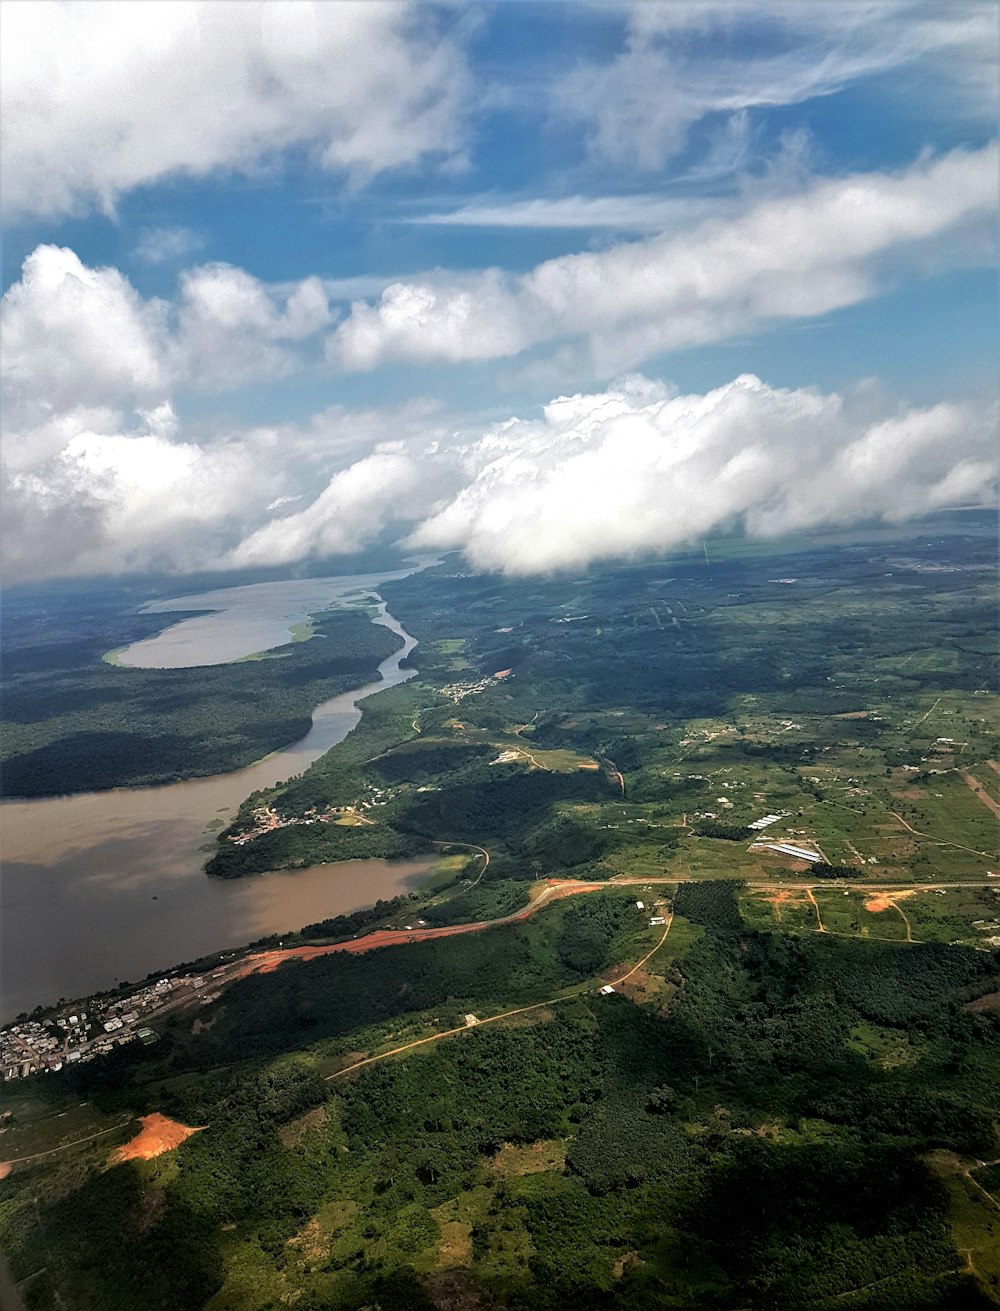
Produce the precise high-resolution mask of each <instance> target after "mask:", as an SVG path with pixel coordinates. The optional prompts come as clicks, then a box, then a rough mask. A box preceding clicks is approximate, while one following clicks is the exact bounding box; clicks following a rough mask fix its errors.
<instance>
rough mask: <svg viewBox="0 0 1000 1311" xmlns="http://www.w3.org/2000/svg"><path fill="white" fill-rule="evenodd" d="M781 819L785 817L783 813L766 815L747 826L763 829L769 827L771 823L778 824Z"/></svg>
mask: <svg viewBox="0 0 1000 1311" xmlns="http://www.w3.org/2000/svg"><path fill="white" fill-rule="evenodd" d="M779 819H784V816H783V815H764V816H763V817H762V818H761V819H755V820H754V822H753V823H752V824H748V825H747V828H751V829H762V828H767V827H768V825H769V824H777V822H778V820H779Z"/></svg>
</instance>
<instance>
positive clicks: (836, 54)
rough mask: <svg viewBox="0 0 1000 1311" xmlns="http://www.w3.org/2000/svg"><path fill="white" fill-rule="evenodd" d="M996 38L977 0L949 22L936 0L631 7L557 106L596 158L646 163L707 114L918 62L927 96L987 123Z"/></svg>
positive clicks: (572, 77)
mask: <svg viewBox="0 0 1000 1311" xmlns="http://www.w3.org/2000/svg"><path fill="white" fill-rule="evenodd" d="M706 38H714V39H712V40H706ZM996 40H997V27H996V9H995V6H994V5H992V4H990V3H983V0H956V2H955V3H953V4H951V5H949V7H948V13H947V16H946V17H943V16H942V14H941V7H940V5H939V4H937V3H936V2H935V0H852V3H851V4H850V5H844V4H840V5H831V4H820V3H814V2H813V0H803V2H802V3H789V2H788V0H672V3H670V4H645V3H637V4H632V5H630V6H629V7H628V8H627V10H626V30H625V36H624V42H623V46H622V48H621V49H620V50H619V51H618V52H616V53H615V54H613V55H612V56H611V57H610V58H609V59H606V60H604V61H594V62H590V63H584V64H582V65H581V66H580V67H578V68H576V69H574V70H573V71H572V72H571V73H569V74H567V75H566V76H565V77H564V78H563V79H562V80H561V82H560V83H559V84H558V86H557V88H556V91H555V96H554V99H555V107H556V111H557V113H558V114H559V115H560V116H561V117H562V118H568V119H570V120H571V121H577V122H579V123H580V124H581V125H582V126H583V128H584V130H585V133H586V135H587V140H588V144H589V146H590V149H591V150H592V152H593V153H594V154H595V155H597V156H599V157H601V158H602V159H604V160H610V161H614V162H615V163H616V164H621V163H622V162H627V163H630V164H633V165H635V166H637V167H639V168H642V169H650V170H651V169H659V168H661V167H662V166H663V165H664V163H665V162H666V161H667V160H669V159H671V158H672V157H673V156H675V155H678V154H679V153H680V152H681V151H682V150H684V149H685V148H686V147H687V146H688V144H689V141H690V134H691V129H692V128H693V126H694V125H695V124H697V123H699V122H701V121H702V120H704V119H707V118H708V117H709V116H711V115H719V114H722V113H728V114H731V115H734V116H735V117H734V119H733V122H734V123H738V122H739V116H740V115H741V114H743V113H744V112H745V111H747V110H754V109H767V108H772V107H776V106H783V105H795V104H801V103H803V102H805V101H807V100H811V99H813V98H815V97H818V96H828V95H832V94H834V93H835V92H837V91H840V90H841V89H843V88H844V87H845V86H847V85H848V84H850V83H852V82H855V81H857V80H859V79H862V78H866V77H873V76H876V75H878V74H883V73H886V72H888V71H889V70H892V69H899V68H901V67H903V66H906V65H913V66H919V67H920V68H921V69H922V73H923V79H924V80H923V83H922V89H923V91H924V94H928V95H929V94H937V95H947V96H949V98H950V99H951V101H952V102H953V105H954V107H955V108H956V109H958V111H959V112H960V113H964V114H966V115H968V116H969V117H971V118H974V119H976V120H979V121H982V122H993V121H994V120H995V112H996V95H997V70H996ZM928 74H932V75H933V85H934V91H933V92H932V91H931V90H930V89H929V88H930V85H931V81H930V79H929V77H928ZM717 162H718V161H717ZM736 162H737V163H738V155H737V157H736Z"/></svg>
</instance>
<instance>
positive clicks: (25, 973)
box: [0, 575, 434, 1022]
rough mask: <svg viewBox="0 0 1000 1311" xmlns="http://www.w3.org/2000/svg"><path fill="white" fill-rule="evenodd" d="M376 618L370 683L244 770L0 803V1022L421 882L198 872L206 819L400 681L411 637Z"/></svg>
mask: <svg viewBox="0 0 1000 1311" xmlns="http://www.w3.org/2000/svg"><path fill="white" fill-rule="evenodd" d="M385 576H386V575H383V577H385ZM396 576H400V575H396ZM338 581H341V580H338ZM343 581H344V583H345V584H346V583H351V585H352V586H354V587H357V585H358V582H359V580H357V579H353V580H343ZM360 581H363V582H364V583H367V582H368V579H364V580H360ZM272 586H277V585H275V584H272ZM345 591H346V587H345ZM379 612H380V613H379V617H378V618H376V619H374V620H373V622H374V623H380V624H383V625H384V626H385V627H387V628H389V629H391V630H392V632H394V633H398V634H399V635H400V636H401V637H402V638H403V639H404V645H403V646H402V647H401V648H400V649H399V651H397V652H396V653H395V655H392V656H390V657H389V658H388V659H387V660H384V661H383V662H382V664H381V665H380V666H379V673H380V674H381V681H379V682H375V683H370V684H368V685H367V686H365V687H361V688H357V689H355V690H354V691H353V692H346V693H344V694H342V695H341V696H337V697H334V698H333V699H332V700H330V701H326V702H324V703H323V704H322V705H321V706H318V707H317V709H316V710H315V711H314V712H313V722H312V728H311V729H310V730H309V732H308V733H307V734H306V736H305V737H304V738H302V739H301V740H300V741H299V742H296V743H293V744H292V745H291V746H289V747H286V748H285V749H284V750H282V751H278V752H275V753H274V754H273V755H270V756H267V757H265V759H263V760H261V761H258V762H257V763H256V764H254V765H251V766H249V767H248V768H247V769H241V770H237V771H235V772H234V773H231V774H218V775H215V776H214V777H211V778H202V779H192V780H190V781H189V782H185V783H172V784H168V785H166V786H164V787H153V788H119V789H116V790H114V791H110V792H90V793H81V794H79V795H76V796H70V797H52V798H48V797H47V798H42V799H39V800H30V801H7V802H4V803H3V804H2V805H0V836H2V850H3V880H2V884H0V909H2V918H0V1022H6V1021H8V1020H10V1019H12V1018H13V1017H14V1016H15V1015H16V1014H17V1013H18V1012H20V1011H22V1010H30V1009H32V1008H33V1007H34V1006H37V1005H39V1004H45V1005H48V1004H51V1003H54V1002H56V1001H58V999H59V998H60V997H66V998H67V999H72V998H75V997H81V996H85V995H88V994H90V993H93V992H97V991H100V990H101V989H103V988H107V987H110V986H112V985H113V984H114V983H115V982H116V980H126V979H127V980H129V981H132V982H135V981H137V980H139V979H142V978H144V977H145V975H146V974H147V973H149V972H150V971H152V970H159V969H165V968H167V967H168V966H170V965H174V964H177V963H178V962H181V961H187V960H193V959H195V958H197V957H198V956H201V955H205V954H206V953H208V952H211V951H216V950H220V949H223V948H229V947H236V946H240V945H242V944H243V943H246V942H248V941H250V940H252V939H254V938H258V937H262V936H263V935H264V934H267V933H283V932H287V931H288V930H290V929H294V928H300V927H301V926H302V925H303V924H308V923H311V922H313V921H315V920H319V919H323V918H325V917H327V916H330V915H338V914H343V913H345V912H347V911H351V910H357V909H358V908H360V907H361V906H369V905H371V904H372V903H373V902H375V901H377V900H378V899H379V898H380V897H393V896H396V895H398V894H399V893H401V892H406V891H409V890H411V889H412V888H414V887H416V886H417V885H418V884H419V883H420V882H421V881H422V880H423V879H424V878H426V877H427V875H428V873H429V872H430V870H431V869H432V868H433V865H434V858H433V857H422V858H419V859H414V860H405V861H384V860H360V861H344V862H340V863H338V864H335V865H318V866H313V867H312V868H309V869H303V870H294V871H286V872H283V873H275V874H270V875H264V876H259V875H258V876H255V877H251V878H246V879H232V880H219V879H209V878H207V877H206V876H205V874H204V872H203V868H202V866H203V863H204V861H205V859H206V853H205V852H204V851H203V850H201V848H203V847H204V846H205V844H206V843H208V842H210V841H211V840H212V836H213V830H211V829H209V828H208V825H209V824H211V823H212V821H216V820H222V821H223V822H228V820H229V818H230V817H231V816H233V815H234V814H235V812H236V809H237V808H238V806H239V805H240V803H241V802H242V801H243V800H244V799H245V798H246V797H247V796H248V795H249V793H251V792H253V791H254V790H255V789H257V788H263V787H268V786H270V785H272V784H274V783H277V782H280V781H281V780H283V779H286V778H289V777H291V776H292V775H294V774H298V773H301V772H302V770H303V769H305V768H306V766H307V765H309V764H311V763H312V762H313V761H314V760H316V759H318V757H319V756H321V755H323V754H324V752H326V751H328V750H329V749H330V747H331V746H333V745H334V744H335V743H337V742H340V741H341V740H342V739H343V738H344V737H346V736H347V734H348V733H349V732H350V730H351V729H352V728H353V727H354V726H355V724H356V723H357V722H358V720H359V719H360V717H361V711H360V709H359V708H358V705H357V703H358V702H359V701H361V700H363V698H364V697H366V696H371V695H373V694H374V693H377V692H381V691H384V690H385V689H386V688H389V687H395V686H396V685H397V684H398V683H402V682H405V681H406V680H407V679H408V678H411V677H412V671H410V670H402V669H400V667H399V665H400V661H401V660H402V659H403V657H404V656H406V655H407V654H408V653H409V652H410V651H411V650H412V649H413V647H414V646H415V645H416V643H415V641H414V639H413V638H411V637H410V636H409V634H408V633H406V632H405V631H404V630H403V628H402V627H401V625H400V624H399V623H397V622H396V620H395V619H393V618H392V616H391V615H389V614H387V613H386V610H385V606H384V605H380V607H379ZM146 645H147V647H148V645H149V644H148V643H147V644H146ZM150 663H152V660H150ZM216 827H217V826H216Z"/></svg>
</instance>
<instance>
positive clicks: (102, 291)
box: [0, 246, 169, 431]
mask: <svg viewBox="0 0 1000 1311" xmlns="http://www.w3.org/2000/svg"><path fill="white" fill-rule="evenodd" d="M0 313H2V331H3V360H2V366H3V379H4V389H5V402H4V409H5V415H6V425H7V427H8V431H9V430H10V429H11V428H13V429H15V430H17V429H20V428H22V427H25V426H28V425H31V426H33V425H35V424H38V423H42V422H45V421H46V420H47V419H49V418H50V417H52V416H58V415H60V414H65V413H67V412H69V411H72V410H75V409H77V408H79V407H93V406H107V405H110V406H112V407H114V408H117V407H118V405H119V404H120V401H121V397H122V396H123V395H126V396H134V397H138V398H141V399H150V398H154V397H157V396H160V395H162V394H163V391H164V388H165V387H166V386H167V382H168V378H169V368H168V365H167V362H166V358H165V357H166V350H167V326H166V315H167V307H166V306H165V305H164V303H163V302H162V301H157V300H152V301H143V299H142V298H141V297H140V296H139V294H138V293H137V292H136V290H135V288H134V287H133V286H132V284H131V283H130V282H129V281H128V279H127V278H125V277H124V276H123V275H122V274H121V273H119V272H118V270H117V269H92V268H88V267H87V266H86V265H84V264H83V263H82V262H81V261H80V259H79V258H78V257H77V256H76V255H75V254H74V253H73V251H71V250H66V249H64V248H62V247H58V246H39V247H37V249H36V250H34V251H33V252H32V254H30V255H29V256H28V258H27V259H26V260H25V262H24V268H23V270H22V274H21V279H20V281H19V282H16V283H14V284H13V286H11V287H10V288H9V289H8V291H7V293H6V294H5V295H4V297H3V302H2V310H0Z"/></svg>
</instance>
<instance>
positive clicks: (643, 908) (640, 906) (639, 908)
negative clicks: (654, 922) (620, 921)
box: [635, 901, 646, 910]
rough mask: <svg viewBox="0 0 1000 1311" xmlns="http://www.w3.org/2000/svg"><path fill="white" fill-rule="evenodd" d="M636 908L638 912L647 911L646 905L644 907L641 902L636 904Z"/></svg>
mask: <svg viewBox="0 0 1000 1311" xmlns="http://www.w3.org/2000/svg"><path fill="white" fill-rule="evenodd" d="M635 908H636V910H645V909H646V907H645V905H644V904H643V903H642V902H641V901H637V902H636V903H635Z"/></svg>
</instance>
